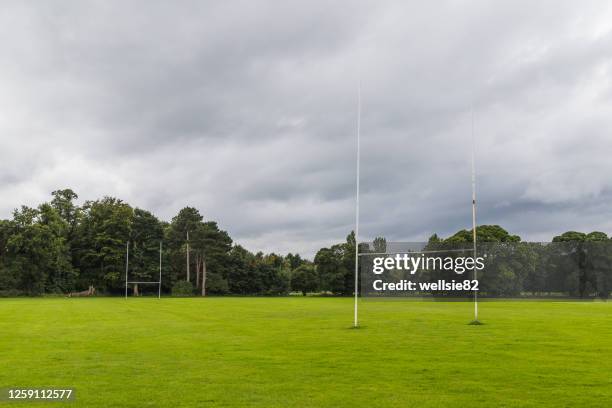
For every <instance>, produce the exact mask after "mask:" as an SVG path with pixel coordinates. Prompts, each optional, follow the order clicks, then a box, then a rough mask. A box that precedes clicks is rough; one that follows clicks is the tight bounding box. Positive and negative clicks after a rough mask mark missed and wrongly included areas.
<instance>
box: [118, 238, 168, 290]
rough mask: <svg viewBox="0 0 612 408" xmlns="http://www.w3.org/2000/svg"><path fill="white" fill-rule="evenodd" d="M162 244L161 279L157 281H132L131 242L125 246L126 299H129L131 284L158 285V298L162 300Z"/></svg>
mask: <svg viewBox="0 0 612 408" xmlns="http://www.w3.org/2000/svg"><path fill="white" fill-rule="evenodd" d="M162 250H163V246H162V242H161V241H160V242H159V279H158V280H157V281H130V280H129V276H128V275H129V270H130V241H128V242H127V243H126V244H125V298H126V299H127V298H128V286H129V285H130V284H135V285H139V284H143V285H147V284H149V285H157V298H158V299H161V284H162Z"/></svg>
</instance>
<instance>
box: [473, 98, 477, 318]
mask: <svg viewBox="0 0 612 408" xmlns="http://www.w3.org/2000/svg"><path fill="white" fill-rule="evenodd" d="M475 156H476V154H475V152H474V107H473V106H472V242H473V246H474V248H473V249H474V258H476V165H475V161H476V157H475ZM476 279H478V272H477V270H476V266H474V280H476ZM474 321H478V291H476V290H475V291H474Z"/></svg>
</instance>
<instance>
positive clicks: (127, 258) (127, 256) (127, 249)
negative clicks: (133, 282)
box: [125, 240, 130, 299]
mask: <svg viewBox="0 0 612 408" xmlns="http://www.w3.org/2000/svg"><path fill="white" fill-rule="evenodd" d="M129 266H130V241H129V240H128V242H127V243H126V244H125V298H126V299H127V292H128V268H129Z"/></svg>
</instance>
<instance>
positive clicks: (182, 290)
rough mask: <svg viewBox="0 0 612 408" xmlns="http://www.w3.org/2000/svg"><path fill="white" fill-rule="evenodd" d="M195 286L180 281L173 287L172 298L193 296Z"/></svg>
mask: <svg viewBox="0 0 612 408" xmlns="http://www.w3.org/2000/svg"><path fill="white" fill-rule="evenodd" d="M192 295H193V285H192V284H191V282H187V281H178V282H176V283H175V284H174V286H172V296H192Z"/></svg>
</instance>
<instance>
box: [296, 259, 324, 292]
mask: <svg viewBox="0 0 612 408" xmlns="http://www.w3.org/2000/svg"><path fill="white" fill-rule="evenodd" d="M318 288H319V276H318V275H317V271H316V269H315V267H314V265H308V264H304V265H301V266H299V267H298V268H296V269H295V270H294V271H293V273H292V275H291V290H295V291H299V292H302V294H303V295H304V296H306V294H307V293H309V292H315V291H316V290H318Z"/></svg>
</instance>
